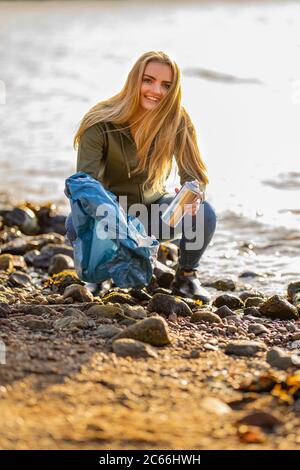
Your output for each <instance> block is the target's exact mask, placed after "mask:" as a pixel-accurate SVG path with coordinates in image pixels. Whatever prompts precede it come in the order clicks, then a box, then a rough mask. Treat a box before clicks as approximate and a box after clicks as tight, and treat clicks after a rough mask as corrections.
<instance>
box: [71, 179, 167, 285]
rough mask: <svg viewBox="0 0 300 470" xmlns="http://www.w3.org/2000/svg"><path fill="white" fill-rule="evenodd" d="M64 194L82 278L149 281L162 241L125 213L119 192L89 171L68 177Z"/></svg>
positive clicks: (133, 282)
mask: <svg viewBox="0 0 300 470" xmlns="http://www.w3.org/2000/svg"><path fill="white" fill-rule="evenodd" d="M65 194H66V196H67V197H68V198H69V200H70V205H71V212H72V220H73V225H74V229H75V231H76V234H77V238H76V239H75V240H74V241H73V248H74V264H75V269H76V272H77V274H78V276H79V277H80V279H82V280H83V281H86V282H100V281H103V280H106V279H112V280H113V281H114V283H115V284H116V285H117V286H118V287H142V286H145V285H148V284H149V283H150V281H151V278H152V274H153V267H152V266H153V263H154V261H155V259H156V256H157V251H158V246H159V242H158V241H157V240H156V239H155V237H153V236H151V237H149V236H148V235H147V233H146V231H145V228H144V226H143V224H142V223H141V222H140V221H139V219H138V218H137V217H133V216H126V215H125V212H124V211H123V209H122V207H121V206H120V205H119V204H118V202H117V196H116V195H115V194H113V193H111V192H109V191H107V190H106V189H105V188H104V187H103V185H102V184H101V183H100V182H99V181H97V180H95V179H94V178H92V177H91V176H89V175H88V174H86V173H83V172H78V173H75V174H74V175H72V176H70V177H69V178H67V179H66V181H65ZM99 209H100V210H99Z"/></svg>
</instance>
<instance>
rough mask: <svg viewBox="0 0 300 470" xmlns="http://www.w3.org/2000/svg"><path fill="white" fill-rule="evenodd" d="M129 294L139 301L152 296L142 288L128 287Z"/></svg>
mask: <svg viewBox="0 0 300 470" xmlns="http://www.w3.org/2000/svg"><path fill="white" fill-rule="evenodd" d="M129 294H130V295H131V296H132V297H134V298H135V299H137V300H140V301H147V300H151V298H152V297H151V295H150V294H148V292H146V291H144V290H143V289H130V291H129Z"/></svg>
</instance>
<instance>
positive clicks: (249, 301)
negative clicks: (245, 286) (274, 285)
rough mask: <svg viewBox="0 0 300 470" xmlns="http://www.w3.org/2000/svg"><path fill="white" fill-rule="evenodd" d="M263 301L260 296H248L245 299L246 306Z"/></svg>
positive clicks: (253, 305)
mask: <svg viewBox="0 0 300 470" xmlns="http://www.w3.org/2000/svg"><path fill="white" fill-rule="evenodd" d="M262 303H263V299H262V298H261V297H248V298H247V299H246V301H245V306H246V307H258V306H259V305H261V304H262Z"/></svg>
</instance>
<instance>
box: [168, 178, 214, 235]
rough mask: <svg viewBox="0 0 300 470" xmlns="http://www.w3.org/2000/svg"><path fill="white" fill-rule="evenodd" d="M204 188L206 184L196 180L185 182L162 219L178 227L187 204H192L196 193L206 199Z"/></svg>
mask: <svg viewBox="0 0 300 470" xmlns="http://www.w3.org/2000/svg"><path fill="white" fill-rule="evenodd" d="M204 188H205V185H201V183H199V182H198V181H196V180H195V181H187V182H186V183H184V184H183V186H182V187H181V189H180V191H179V192H178V193H177V194H176V196H175V198H174V199H173V201H172V202H171V204H170V205H169V207H168V208H167V209H166V210H165V211H164V213H163V214H162V216H161V218H162V221H163V222H164V223H166V224H168V225H170V226H171V227H176V226H177V225H178V224H179V222H180V221H181V219H182V218H183V216H184V215H185V213H186V210H187V208H186V207H185V205H186V204H192V203H193V202H194V199H195V196H196V195H200V196H201V199H202V201H203V200H204Z"/></svg>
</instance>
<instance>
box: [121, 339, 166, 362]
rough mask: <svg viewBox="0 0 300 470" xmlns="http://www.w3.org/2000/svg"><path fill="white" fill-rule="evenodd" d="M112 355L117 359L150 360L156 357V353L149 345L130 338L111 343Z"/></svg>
mask: <svg viewBox="0 0 300 470" xmlns="http://www.w3.org/2000/svg"><path fill="white" fill-rule="evenodd" d="M112 348H113V351H114V353H115V354H116V355H117V356H119V357H127V356H130V357H134V358H150V357H154V358H156V357H157V353H156V352H155V351H154V350H153V348H152V347H151V346H149V344H145V343H142V342H141V341H137V340H134V339H130V338H122V339H117V340H115V341H114V342H113V344H112Z"/></svg>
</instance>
